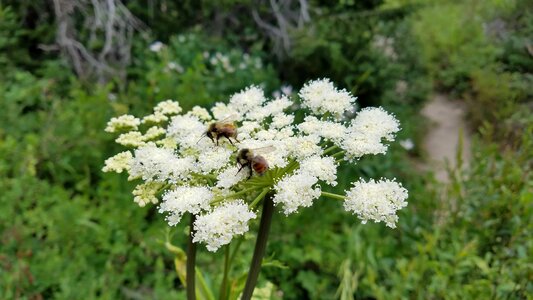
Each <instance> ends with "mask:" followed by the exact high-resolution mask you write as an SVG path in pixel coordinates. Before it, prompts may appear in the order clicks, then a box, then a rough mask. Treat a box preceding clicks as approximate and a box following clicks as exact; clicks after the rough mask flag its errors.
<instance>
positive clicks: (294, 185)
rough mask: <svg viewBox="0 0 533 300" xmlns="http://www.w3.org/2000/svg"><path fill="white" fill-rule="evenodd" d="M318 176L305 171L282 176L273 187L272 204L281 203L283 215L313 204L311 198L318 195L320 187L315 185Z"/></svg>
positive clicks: (315, 197)
mask: <svg viewBox="0 0 533 300" xmlns="http://www.w3.org/2000/svg"><path fill="white" fill-rule="evenodd" d="M317 182H318V178H316V177H315V176H312V175H309V174H307V173H297V174H294V175H291V176H287V177H285V178H283V179H282V180H281V181H280V182H278V183H277V184H276V186H275V187H274V188H275V190H276V195H275V196H274V199H273V201H274V204H276V205H282V206H283V212H284V213H285V215H289V214H291V213H294V212H296V211H297V210H298V208H299V207H309V206H311V205H313V200H315V199H317V198H318V197H320V187H319V186H315V187H313V186H314V185H315V184H316V183H317Z"/></svg>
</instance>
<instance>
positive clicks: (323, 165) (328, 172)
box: [300, 156, 337, 186]
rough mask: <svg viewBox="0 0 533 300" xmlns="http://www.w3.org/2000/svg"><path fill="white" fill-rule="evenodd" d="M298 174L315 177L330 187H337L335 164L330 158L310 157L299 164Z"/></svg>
mask: <svg viewBox="0 0 533 300" xmlns="http://www.w3.org/2000/svg"><path fill="white" fill-rule="evenodd" d="M300 172H301V173H306V174H309V175H311V176H314V177H317V178H318V179H320V180H323V181H325V182H326V183H327V184H329V185H331V186H336V185H337V181H336V180H337V163H335V159H334V158H333V157H331V156H326V157H320V156H311V157H308V158H306V159H304V160H303V161H302V162H301V163H300Z"/></svg>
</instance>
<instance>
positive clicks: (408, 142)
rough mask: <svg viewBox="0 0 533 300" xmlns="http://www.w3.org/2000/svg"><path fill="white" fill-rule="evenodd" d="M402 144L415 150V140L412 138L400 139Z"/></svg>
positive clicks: (408, 148) (407, 148) (405, 147)
mask: <svg viewBox="0 0 533 300" xmlns="http://www.w3.org/2000/svg"><path fill="white" fill-rule="evenodd" d="M400 146H402V147H403V148H404V149H405V150H407V151H409V150H413V148H414V147H415V143H413V140H411V139H405V140H401V141H400Z"/></svg>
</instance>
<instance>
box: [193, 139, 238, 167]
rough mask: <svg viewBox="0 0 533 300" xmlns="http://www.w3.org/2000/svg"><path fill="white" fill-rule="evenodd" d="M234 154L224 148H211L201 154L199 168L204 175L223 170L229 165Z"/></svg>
mask: <svg viewBox="0 0 533 300" xmlns="http://www.w3.org/2000/svg"><path fill="white" fill-rule="evenodd" d="M232 153H233V151H232V150H230V149H226V148H223V147H216V146H214V147H210V148H209V149H206V150H205V151H204V152H202V153H200V156H199V157H198V162H197V166H198V168H199V169H200V171H201V172H202V173H204V174H208V173H211V172H212V171H215V170H219V169H222V168H223V167H224V166H225V165H226V164H228V162H229V158H230V156H231V154H232Z"/></svg>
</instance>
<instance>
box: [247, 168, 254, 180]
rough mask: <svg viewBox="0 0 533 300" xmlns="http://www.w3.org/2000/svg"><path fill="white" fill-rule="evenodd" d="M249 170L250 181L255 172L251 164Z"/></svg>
mask: <svg viewBox="0 0 533 300" xmlns="http://www.w3.org/2000/svg"><path fill="white" fill-rule="evenodd" d="M248 168H249V169H250V175H248V179H250V178H252V175H253V174H254V171H253V170H252V164H250V165H249V166H248Z"/></svg>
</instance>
